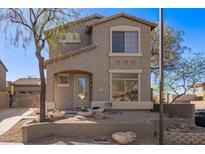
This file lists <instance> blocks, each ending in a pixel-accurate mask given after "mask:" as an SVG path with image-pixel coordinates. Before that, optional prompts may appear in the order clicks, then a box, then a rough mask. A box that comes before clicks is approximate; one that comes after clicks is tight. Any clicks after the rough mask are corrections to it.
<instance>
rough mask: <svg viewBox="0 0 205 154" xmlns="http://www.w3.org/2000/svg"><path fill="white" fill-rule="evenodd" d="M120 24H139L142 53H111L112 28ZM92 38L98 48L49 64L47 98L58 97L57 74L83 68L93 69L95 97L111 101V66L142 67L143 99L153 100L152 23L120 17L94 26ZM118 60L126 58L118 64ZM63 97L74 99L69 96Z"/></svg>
mask: <svg viewBox="0 0 205 154" xmlns="http://www.w3.org/2000/svg"><path fill="white" fill-rule="evenodd" d="M117 25H131V26H136V27H139V28H140V30H141V44H140V45H141V53H142V56H134V57H109V53H110V28H111V27H112V26H117ZM92 42H93V43H96V44H97V48H95V49H93V50H90V51H86V52H83V53H81V54H78V55H75V56H72V57H70V58H67V59H64V60H60V61H58V62H55V63H52V64H48V65H47V66H46V68H47V81H48V84H47V95H48V97H47V98H48V99H47V102H55V101H54V93H55V91H54V87H55V86H54V81H55V78H54V74H55V73H58V72H62V71H67V70H83V71H87V72H90V73H92V77H93V90H92V93H93V98H92V100H93V101H95V102H108V101H109V100H110V73H109V70H110V69H141V70H142V73H141V75H140V80H141V81H140V82H141V93H140V98H141V100H140V101H142V102H145V103H146V102H149V101H151V100H150V99H151V88H150V84H151V83H150V76H151V74H150V72H151V63H150V57H151V52H150V49H151V48H150V27H149V26H146V25H143V24H141V23H138V22H135V21H133V20H130V19H127V18H124V17H120V18H117V19H114V20H111V21H109V22H105V23H103V24H99V25H96V26H94V28H93V32H92ZM117 61H122V64H120V65H118V64H117V63H118V62H117ZM123 61H128V63H130V62H131V61H134V64H132V65H127V64H124V63H123ZM62 99H65V100H68V99H70V98H69V97H68V96H65V97H63V98H62Z"/></svg>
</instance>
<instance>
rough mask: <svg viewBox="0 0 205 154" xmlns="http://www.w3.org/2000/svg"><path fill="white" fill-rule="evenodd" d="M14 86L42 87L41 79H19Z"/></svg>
mask: <svg viewBox="0 0 205 154" xmlns="http://www.w3.org/2000/svg"><path fill="white" fill-rule="evenodd" d="M14 85H21V86H30V85H34V86H35V85H36V86H40V85H41V81H40V79H39V78H19V79H18V80H16V81H15V82H14Z"/></svg>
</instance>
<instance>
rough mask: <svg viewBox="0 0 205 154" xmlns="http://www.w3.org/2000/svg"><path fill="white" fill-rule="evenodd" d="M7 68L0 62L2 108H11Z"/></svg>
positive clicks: (0, 100) (0, 104) (0, 98)
mask: <svg viewBox="0 0 205 154" xmlns="http://www.w3.org/2000/svg"><path fill="white" fill-rule="evenodd" d="M7 71H8V70H7V68H6V66H5V65H4V64H3V62H2V61H1V60H0V107H9V97H8V94H7V92H6V72H7Z"/></svg>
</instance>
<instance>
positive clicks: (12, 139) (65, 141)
mask: <svg viewBox="0 0 205 154" xmlns="http://www.w3.org/2000/svg"><path fill="white" fill-rule="evenodd" d="M30 121H31V120H29V119H24V120H21V121H20V122H18V123H17V124H16V125H15V126H14V127H12V128H11V129H9V130H8V131H7V132H6V133H4V134H3V135H1V136H0V142H7V143H17V144H18V143H19V144H20V143H22V132H21V127H22V126H23V125H24V124H25V123H28V122H30ZM106 138H108V139H109V140H110V143H108V144H109V145H115V144H117V143H116V142H114V141H113V140H112V139H111V138H110V137H106ZM93 139H94V138H89V137H63V136H56V135H50V136H47V137H44V138H40V139H38V140H36V141H35V142H32V143H30V144H32V145H48V144H60V145H92V144H99V143H94V142H93ZM131 144H134V145H139V144H157V138H151V139H146V140H137V141H135V142H133V143H131ZM105 145H106V144H105Z"/></svg>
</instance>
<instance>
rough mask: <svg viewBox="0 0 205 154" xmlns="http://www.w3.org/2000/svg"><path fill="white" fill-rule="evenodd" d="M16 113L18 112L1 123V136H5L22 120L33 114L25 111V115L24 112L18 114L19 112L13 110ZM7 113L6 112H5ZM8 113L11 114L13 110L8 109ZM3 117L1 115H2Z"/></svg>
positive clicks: (30, 111)
mask: <svg viewBox="0 0 205 154" xmlns="http://www.w3.org/2000/svg"><path fill="white" fill-rule="evenodd" d="M13 110H14V112H16V115H14V116H10V117H9V116H8V118H6V117H5V118H4V120H2V121H1V122H0V135H2V134H4V133H5V132H6V131H8V130H9V129H10V128H12V127H13V126H14V125H15V124H16V123H18V122H19V121H20V120H22V119H23V118H25V117H26V116H28V115H29V114H31V113H33V111H32V110H29V109H27V110H25V111H24V112H23V113H22V112H19V113H18V112H17V111H18V110H16V109H13ZM19 111H20V110H19ZM4 112H5V111H4ZM8 112H11V109H8ZM0 115H1V113H0Z"/></svg>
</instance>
